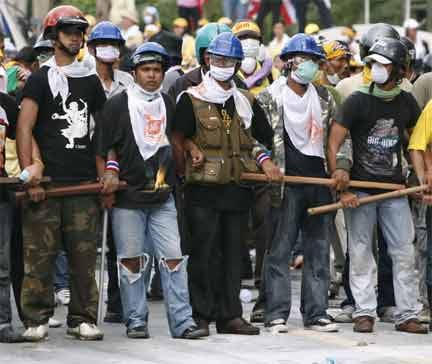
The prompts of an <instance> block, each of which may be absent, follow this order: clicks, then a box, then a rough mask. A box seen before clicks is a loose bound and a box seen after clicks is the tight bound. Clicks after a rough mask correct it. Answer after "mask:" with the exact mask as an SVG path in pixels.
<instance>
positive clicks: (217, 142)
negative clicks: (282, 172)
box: [186, 92, 259, 184]
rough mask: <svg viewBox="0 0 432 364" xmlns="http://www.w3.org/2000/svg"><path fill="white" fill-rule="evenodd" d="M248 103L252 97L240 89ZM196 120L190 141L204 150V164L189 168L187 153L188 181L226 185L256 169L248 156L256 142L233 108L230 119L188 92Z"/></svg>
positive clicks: (237, 181) (252, 159)
mask: <svg viewBox="0 0 432 364" xmlns="http://www.w3.org/2000/svg"><path fill="white" fill-rule="evenodd" d="M244 95H245V96H246V97H247V98H248V100H249V102H250V103H251V105H252V102H253V96H252V95H251V94H250V93H247V92H244ZM189 96H190V98H191V100H192V105H193V108H194V113H195V119H196V133H195V135H194V137H193V138H192V141H193V142H194V143H195V144H196V145H197V146H198V148H200V150H201V151H202V152H203V153H204V157H205V159H204V165H203V166H202V167H201V168H193V167H192V161H191V158H190V155H188V156H187V160H186V181H187V182H188V183H209V184H226V183H230V182H236V183H239V181H240V175H241V173H243V172H252V173H257V172H259V168H258V166H257V164H256V162H255V160H254V158H253V157H252V149H253V147H254V145H255V144H256V141H255V139H254V138H253V137H252V133H251V128H249V129H245V127H244V125H243V123H242V121H241V119H240V117H239V115H238V113H237V111H235V112H234V115H233V117H232V118H231V117H230V116H229V115H228V114H227V113H226V112H224V111H222V113H220V112H219V110H218V109H217V107H216V105H214V104H211V103H208V102H205V101H201V100H199V99H197V98H195V97H193V96H192V95H189Z"/></svg>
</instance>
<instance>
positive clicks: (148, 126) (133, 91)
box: [126, 83, 169, 161]
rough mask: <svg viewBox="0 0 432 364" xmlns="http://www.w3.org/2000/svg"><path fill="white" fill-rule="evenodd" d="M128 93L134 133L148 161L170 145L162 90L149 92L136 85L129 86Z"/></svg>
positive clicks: (139, 147) (142, 153)
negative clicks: (162, 148)
mask: <svg viewBox="0 0 432 364" xmlns="http://www.w3.org/2000/svg"><path fill="white" fill-rule="evenodd" d="M126 93H127V95H128V108H129V115H130V120H131V124H132V131H133V134H134V137H135V141H136V143H137V146H138V149H139V151H140V154H141V156H142V158H143V159H144V160H145V161H146V160H148V159H149V158H151V157H152V156H154V155H155V154H156V152H157V151H158V150H159V148H161V147H164V146H166V145H168V144H169V143H168V138H167V136H166V132H165V131H166V117H167V116H166V108H165V102H164V99H163V97H162V94H161V93H160V89H159V90H158V91H156V92H148V91H146V90H144V89H143V88H142V87H141V86H139V85H138V84H136V83H133V84H131V85H129V86H128V88H127V90H126Z"/></svg>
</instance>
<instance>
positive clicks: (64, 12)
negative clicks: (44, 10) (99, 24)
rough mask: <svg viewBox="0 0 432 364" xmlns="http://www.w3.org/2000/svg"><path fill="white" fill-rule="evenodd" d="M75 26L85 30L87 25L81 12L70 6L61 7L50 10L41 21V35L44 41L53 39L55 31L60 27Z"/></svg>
mask: <svg viewBox="0 0 432 364" xmlns="http://www.w3.org/2000/svg"><path fill="white" fill-rule="evenodd" d="M68 25H70V26H75V27H77V28H78V29H80V30H82V32H83V33H85V31H86V30H87V27H88V26H89V23H88V22H87V20H86V18H85V17H84V15H83V13H82V12H81V10H79V9H78V8H76V7H75V6H71V5H61V6H57V7H55V8H53V9H51V10H50V11H49V12H48V14H47V15H46V16H45V19H44V21H43V29H44V31H43V35H44V38H45V39H55V38H56V30H57V29H58V28H59V27H61V26H68Z"/></svg>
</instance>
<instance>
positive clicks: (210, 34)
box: [195, 23, 231, 64]
mask: <svg viewBox="0 0 432 364" xmlns="http://www.w3.org/2000/svg"><path fill="white" fill-rule="evenodd" d="M225 32H231V28H230V27H229V26H228V25H226V24H218V23H208V24H207V25H205V26H203V27H202V28H201V29H200V30H198V32H197V34H196V38H195V54H196V56H197V58H198V62H199V64H204V59H203V57H202V53H203V51H204V50H206V49H207V48H208V47H209V45H210V43H211V42H212V40H213V39H215V38H216V37H217V36H218V35H219V34H221V33H225Z"/></svg>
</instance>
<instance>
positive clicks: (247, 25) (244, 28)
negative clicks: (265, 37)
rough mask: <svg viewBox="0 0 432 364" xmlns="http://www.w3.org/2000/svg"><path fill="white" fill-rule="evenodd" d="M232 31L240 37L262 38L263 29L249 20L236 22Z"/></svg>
mask: <svg viewBox="0 0 432 364" xmlns="http://www.w3.org/2000/svg"><path fill="white" fill-rule="evenodd" d="M232 32H233V34H234V35H235V36H236V37H238V38H255V39H261V30H260V28H259V26H258V25H256V24H255V23H254V22H252V21H249V20H245V21H241V22H238V23H236V24H234V26H233V28H232Z"/></svg>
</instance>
